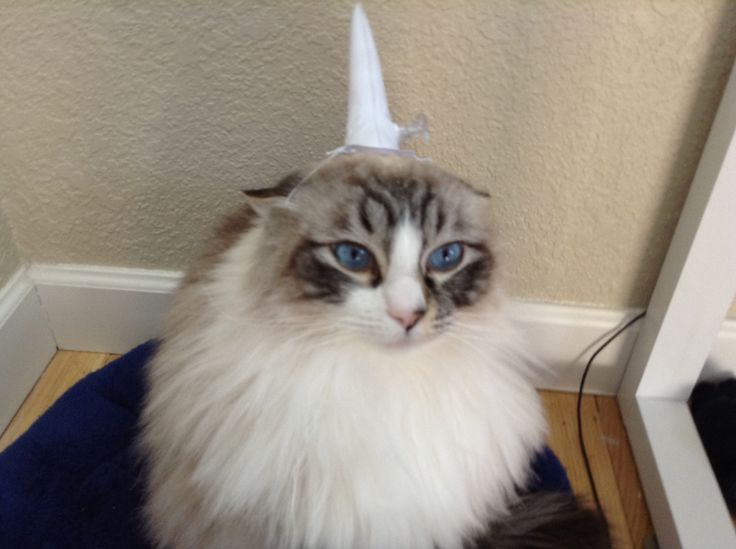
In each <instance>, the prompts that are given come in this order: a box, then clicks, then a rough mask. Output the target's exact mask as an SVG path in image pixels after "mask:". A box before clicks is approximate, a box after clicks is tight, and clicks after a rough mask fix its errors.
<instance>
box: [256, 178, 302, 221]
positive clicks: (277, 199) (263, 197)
mask: <svg viewBox="0 0 736 549" xmlns="http://www.w3.org/2000/svg"><path fill="white" fill-rule="evenodd" d="M301 179H302V176H301V173H300V172H294V173H291V174H289V175H287V176H286V177H284V178H283V179H282V180H281V181H279V182H278V183H277V184H276V186H274V187H266V188H264V189H243V194H244V195H245V197H246V200H247V201H248V204H249V205H250V207H251V208H253V209H254V210H255V211H256V213H259V214H262V213H264V212H265V211H266V210H268V209H270V208H272V207H274V206H282V205H284V204H285V202H286V199H287V198H288V196H289V194H290V193H291V191H292V190H293V189H294V187H296V186H297V185H298V184H299V182H300V181H301Z"/></svg>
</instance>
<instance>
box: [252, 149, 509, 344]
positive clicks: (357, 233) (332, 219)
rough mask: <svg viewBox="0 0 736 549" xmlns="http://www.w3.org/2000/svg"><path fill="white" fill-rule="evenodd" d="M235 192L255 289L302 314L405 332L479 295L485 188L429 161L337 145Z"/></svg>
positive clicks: (357, 328)
mask: <svg viewBox="0 0 736 549" xmlns="http://www.w3.org/2000/svg"><path fill="white" fill-rule="evenodd" d="M246 195H248V196H249V200H250V203H251V205H252V207H253V209H254V210H255V211H256V212H257V213H258V215H259V216H260V217H261V222H262V224H263V232H262V242H261V243H260V250H259V256H260V257H262V258H264V261H263V263H262V265H260V266H259V268H258V270H259V272H260V274H261V279H262V280H261V282H262V284H264V285H265V286H266V287H268V286H269V285H270V286H271V287H272V289H271V290H265V291H266V293H268V292H269V291H272V294H273V295H275V296H277V297H276V299H278V300H279V301H280V305H281V306H283V307H284V309H285V310H286V311H289V312H288V313H287V314H292V315H293V318H295V319H306V321H305V322H306V324H307V325H308V324H309V323H310V322H312V323H313V325H315V326H321V327H323V328H324V329H326V330H328V331H331V332H332V333H338V334H339V333H342V334H350V335H355V336H357V337H366V338H368V339H371V340H373V341H378V342H380V343H383V344H389V345H396V344H399V345H404V344H413V343H419V342H421V341H423V340H425V339H428V338H430V337H432V336H436V335H439V334H441V333H443V331H444V330H445V329H446V328H448V327H449V326H451V325H452V323H453V322H456V321H457V318H458V316H459V315H460V316H462V315H461V313H462V312H463V311H472V310H474V309H477V308H478V306H479V305H482V304H483V302H484V301H486V300H488V299H490V298H489V296H490V295H491V294H492V291H491V290H492V288H493V286H494V276H495V273H494V263H495V260H494V255H493V253H492V251H491V245H490V242H489V226H488V217H489V216H488V209H487V201H488V197H487V195H486V194H485V193H482V192H479V191H477V190H475V189H473V188H472V187H471V186H470V185H468V184H467V183H465V182H464V181H462V180H460V179H459V178H457V177H455V176H453V175H451V174H449V173H447V172H445V171H443V170H441V169H439V168H437V167H436V166H434V165H432V164H431V163H427V162H419V161H416V160H413V159H408V158H401V157H395V156H377V155H350V156H343V157H338V158H334V159H332V160H330V161H329V162H327V163H325V164H324V165H322V166H321V167H319V169H317V170H316V171H313V173H309V172H307V174H306V175H305V173H297V174H294V175H292V176H290V177H288V178H286V179H285V180H283V181H282V182H281V183H280V184H279V185H278V186H276V187H274V188H271V189H264V190H258V191H247V192H246ZM310 319H311V320H310Z"/></svg>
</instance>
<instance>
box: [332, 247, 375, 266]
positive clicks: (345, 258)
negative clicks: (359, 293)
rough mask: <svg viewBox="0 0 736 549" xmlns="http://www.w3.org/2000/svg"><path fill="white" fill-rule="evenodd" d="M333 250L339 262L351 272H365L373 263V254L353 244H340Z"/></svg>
mask: <svg viewBox="0 0 736 549" xmlns="http://www.w3.org/2000/svg"><path fill="white" fill-rule="evenodd" d="M332 250H333V253H334V254H335V258H336V259H337V262H338V263H339V264H340V265H342V266H343V267H345V268H346V269H349V270H351V271H365V270H366V269H367V268H368V267H370V266H371V264H372V263H373V255H371V252H369V251H368V250H367V249H366V248H364V247H363V246H360V245H358V244H353V243H352V242H340V243H339V244H335V246H334V247H333V248H332Z"/></svg>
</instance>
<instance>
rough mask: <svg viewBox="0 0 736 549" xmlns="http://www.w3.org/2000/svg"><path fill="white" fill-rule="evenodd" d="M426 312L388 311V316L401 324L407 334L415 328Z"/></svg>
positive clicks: (419, 310)
mask: <svg viewBox="0 0 736 549" xmlns="http://www.w3.org/2000/svg"><path fill="white" fill-rule="evenodd" d="M426 312H427V311H426V310H425V309H414V310H411V309H389V310H388V316H390V317H391V318H393V319H394V320H395V321H396V322H398V323H399V324H401V325H402V326H403V327H404V329H405V330H406V331H407V332H408V331H409V330H411V329H412V328H413V327H414V326H416V324H417V322H419V319H421V318H422V317H423V316H424V313H426Z"/></svg>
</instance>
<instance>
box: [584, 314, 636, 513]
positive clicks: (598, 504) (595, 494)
mask: <svg viewBox="0 0 736 549" xmlns="http://www.w3.org/2000/svg"><path fill="white" fill-rule="evenodd" d="M646 314H647V313H646V311H645V312H643V313H639V314H638V315H636V316H635V317H634V318H632V319H631V320H629V321H628V322H627V323H626V324H624V325H623V326H621V327H620V328H619V329H618V330H616V331H615V332H614V334H613V335H611V337H609V338H608V339H607V340H606V341H605V343H603V345H601V346H600V347H598V349H596V351H595V352H594V353H593V354H592V355H591V357H590V360H588V364H586V365H585V370H583V377H582V378H581V379H580V388H579V389H578V439H579V440H580V451H581V452H582V454H583V461H584V462H585V471H586V472H587V473H588V480H589V481H590V488H591V489H592V491H593V499H595V506H596V508H597V509H598V512H599V513H600V514H601V516H603V507H602V506H601V500H600V498H599V497H598V490H596V487H595V481H594V480H593V473H592V472H591V470H590V461H589V460H588V451H587V450H586V449H585V439H584V437H583V421H582V415H583V414H582V409H583V388H584V387H585V378H587V377H588V370H590V367H591V365H592V364H593V361H594V360H595V357H597V356H598V354H599V353H600V352H601V351H602V350H603V349H605V348H606V347H608V344H609V343H611V342H612V341H613V340H614V339H616V338H617V337H618V336H619V335H621V333H623V332H624V330H626V328H628V327H629V326H631V325H632V324H634V323H635V322H636V321H638V320H641V319H642V318H644V315H646Z"/></svg>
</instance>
